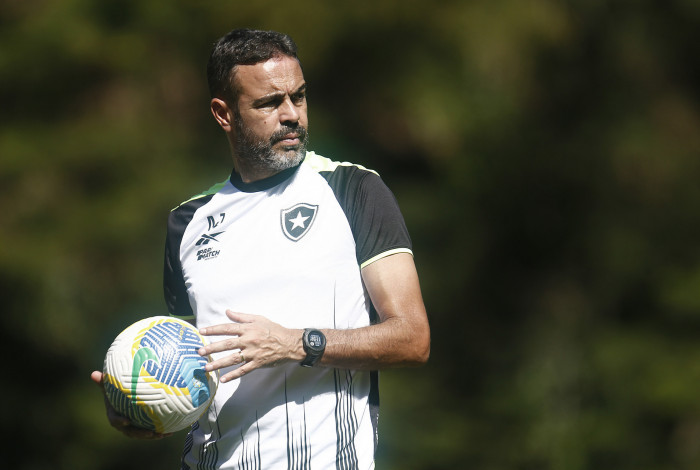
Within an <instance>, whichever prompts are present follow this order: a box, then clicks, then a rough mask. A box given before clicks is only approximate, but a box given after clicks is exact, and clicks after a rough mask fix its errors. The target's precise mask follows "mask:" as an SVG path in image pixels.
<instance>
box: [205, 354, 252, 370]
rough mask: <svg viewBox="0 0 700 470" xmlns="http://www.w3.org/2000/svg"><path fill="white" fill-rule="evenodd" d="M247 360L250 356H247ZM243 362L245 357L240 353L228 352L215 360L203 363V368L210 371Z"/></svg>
mask: <svg viewBox="0 0 700 470" xmlns="http://www.w3.org/2000/svg"><path fill="white" fill-rule="evenodd" d="M248 360H250V358H248ZM243 362H245V358H244V357H243V356H242V355H241V353H234V354H229V355H228V356H226V357H222V358H221V359H217V360H216V361H212V362H208V363H207V364H205V366H204V370H206V371H207V372H211V371H213V370H217V369H223V368H224V367H230V366H235V365H238V364H242V363H243Z"/></svg>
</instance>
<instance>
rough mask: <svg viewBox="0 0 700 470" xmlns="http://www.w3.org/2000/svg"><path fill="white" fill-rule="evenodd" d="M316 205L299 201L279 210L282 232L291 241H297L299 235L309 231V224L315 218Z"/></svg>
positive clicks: (301, 235)
mask: <svg viewBox="0 0 700 470" xmlns="http://www.w3.org/2000/svg"><path fill="white" fill-rule="evenodd" d="M317 213H318V206H315V205H312V204H305V203H303V202H302V203H299V204H296V205H294V206H292V207H290V208H289V209H283V210H282V211H280V215H281V218H282V233H284V236H285V237H287V238H289V239H290V240H291V241H293V242H296V241H299V239H300V238H301V237H303V236H304V235H306V234H307V233H309V229H310V228H311V225H312V224H313V223H314V220H316V214H317Z"/></svg>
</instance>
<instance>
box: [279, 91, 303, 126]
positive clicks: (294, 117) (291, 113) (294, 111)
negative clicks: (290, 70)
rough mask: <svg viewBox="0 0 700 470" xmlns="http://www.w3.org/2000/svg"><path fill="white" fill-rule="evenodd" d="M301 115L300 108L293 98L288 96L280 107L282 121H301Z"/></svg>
mask: <svg viewBox="0 0 700 470" xmlns="http://www.w3.org/2000/svg"><path fill="white" fill-rule="evenodd" d="M300 116H301V112H300V110H299V109H298V108H297V106H296V105H295V104H294V103H293V102H292V100H291V98H290V97H289V96H287V97H286V98H285V100H284V102H283V103H282V104H281V105H280V107H279V118H280V122H281V123H294V124H296V123H297V122H299V118H300Z"/></svg>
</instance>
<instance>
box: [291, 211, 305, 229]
mask: <svg viewBox="0 0 700 470" xmlns="http://www.w3.org/2000/svg"><path fill="white" fill-rule="evenodd" d="M308 218H309V217H303V216H302V215H301V211H299V212H297V216H296V217H295V218H293V219H289V221H290V222H291V223H292V228H291V229H290V231H292V230H294V229H295V228H299V227H301V228H306V227H304V223H305V222H306V219H308Z"/></svg>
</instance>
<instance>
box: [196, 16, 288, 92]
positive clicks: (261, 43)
mask: <svg viewBox="0 0 700 470" xmlns="http://www.w3.org/2000/svg"><path fill="white" fill-rule="evenodd" d="M276 56H289V57H292V58H294V59H297V60H299V58H298V57H297V45H296V44H295V43H294V41H293V40H292V38H291V37H289V36H287V35H286V34H282V33H278V32H276V31H259V30H254V29H234V30H233V31H231V32H230V33H228V34H227V35H226V36H224V37H222V38H221V39H219V40H218V41H217V42H216V43H215V44H214V49H213V50H212V52H211V55H210V56H209V63H208V64H207V80H208V81H209V93H210V94H211V97H212V98H223V99H225V100H228V99H231V100H232V101H235V97H236V94H237V93H236V90H234V89H233V78H234V74H235V69H236V66H237V65H255V64H257V63H260V62H265V61H267V60H269V59H271V58H273V57H276Z"/></svg>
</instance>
